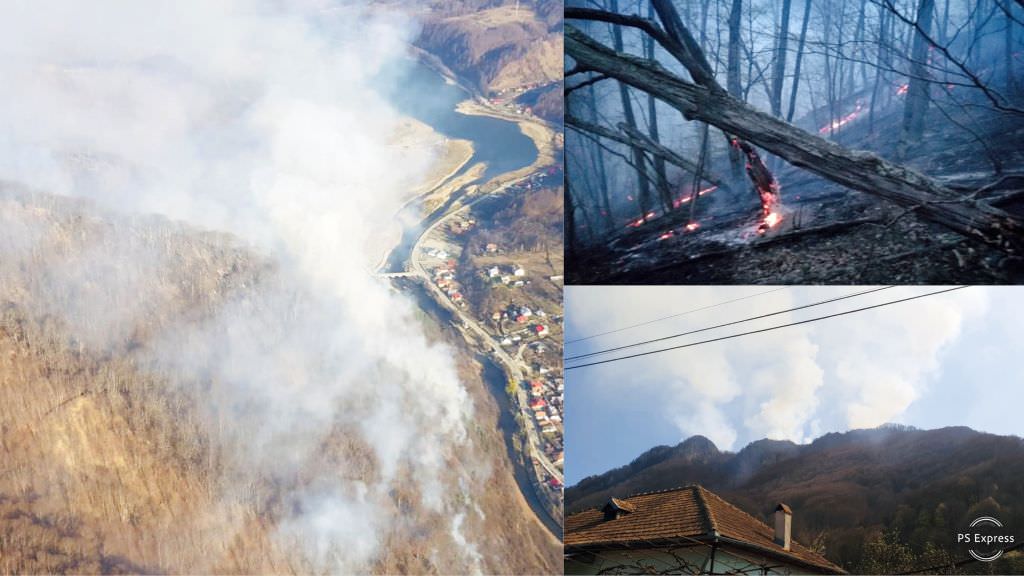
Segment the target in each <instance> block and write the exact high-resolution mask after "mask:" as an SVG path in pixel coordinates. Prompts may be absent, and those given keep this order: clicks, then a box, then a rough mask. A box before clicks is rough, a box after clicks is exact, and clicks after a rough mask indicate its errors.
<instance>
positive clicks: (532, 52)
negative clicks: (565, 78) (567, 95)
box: [416, 0, 562, 94]
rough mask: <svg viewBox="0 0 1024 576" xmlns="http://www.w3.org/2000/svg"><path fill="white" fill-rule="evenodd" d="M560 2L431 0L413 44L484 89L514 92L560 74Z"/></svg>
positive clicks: (487, 90) (484, 90)
mask: <svg viewBox="0 0 1024 576" xmlns="http://www.w3.org/2000/svg"><path fill="white" fill-rule="evenodd" d="M561 21H562V20H561V3H559V2H553V1H551V0H537V1H533V2H530V1H525V0H524V1H521V2H516V1H514V0H513V1H504V2H502V1H498V2H494V1H492V2H471V3H462V4H459V3H449V2H434V3H433V4H431V11H430V12H429V13H428V14H427V15H424V16H423V29H422V31H421V33H420V36H419V38H418V39H417V40H416V45H417V46H419V47H420V48H423V49H424V50H426V51H428V52H430V53H431V54H433V55H435V56H437V57H438V58H440V59H441V61H442V62H444V64H445V65H446V66H447V67H448V68H450V69H451V70H452V71H454V72H455V73H456V74H458V75H459V76H460V77H462V78H464V79H467V80H468V81H470V82H471V83H472V84H473V85H474V86H475V87H476V88H477V89H478V90H480V92H482V93H484V94H497V93H502V92H510V91H511V92H518V91H520V90H525V89H528V88H532V87H535V86H538V85H544V84H550V83H553V82H558V81H560V80H561V77H562V38H561V31H562V30H561V28H562V27H561Z"/></svg>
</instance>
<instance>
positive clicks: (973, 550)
mask: <svg viewBox="0 0 1024 576" xmlns="http://www.w3.org/2000/svg"><path fill="white" fill-rule="evenodd" d="M956 541H957V543H958V544H966V545H968V546H970V549H969V550H968V553H970V555H971V556H972V557H973V558H974V559H975V560H980V561H981V562H993V561H995V560H997V559H999V557H1000V556H1002V555H1003V549H1004V548H1006V547H1007V546H1009V545H1012V544H1013V543H1014V539H1013V534H1009V533H1008V530H1006V528H1005V527H1004V526H1003V524H1002V522H1000V521H999V520H996V519H995V518H993V517H991V516H982V517H980V518H975V519H974V521H973V522H971V525H970V529H969V530H968V531H967V532H959V533H957V535H956Z"/></svg>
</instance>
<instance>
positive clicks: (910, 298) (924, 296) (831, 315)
mask: <svg viewBox="0 0 1024 576" xmlns="http://www.w3.org/2000/svg"><path fill="white" fill-rule="evenodd" d="M964 288H969V286H956V287H954V288H946V289H945V290H937V291H935V292H928V293H926V294H918V295H917V296H910V297H907V298H900V299H899V300H890V301H889V302H882V303H881V304H874V305H871V306H864V307H863V308H855V309H853V310H846V311H844V312H836V313H835V314H828V315H826V316H818V317H816V318H808V319H807V320H800V321H798V322H790V323H789V324H781V325H779V326H770V327H768V328H761V329H760V330H751V331H749V332H740V333H739V334H730V335H728V336H720V337H718V338H711V339H708V340H701V341H699V342H691V343H689V344H680V345H679V346H670V347H668V348H660V349H658V350H649V351H647V352H638V353H636V354H630V355H629V356H620V357H618V358H609V359H607V360H598V361H597V362H589V363H587V364H577V365H576V366H566V367H565V370H566V371H569V370H575V369H577V368H586V367H587V366H597V365H598V364H607V363H609V362H618V361H619V360H628V359H630V358H637V357H640V356H648V355H650V354H658V353H661V352H668V351H670V350H679V349H681V348H690V347H693V346H699V345H701V344H709V343H711V342H721V341H722V340H730V339H732V338H739V337H740V336H748V335H750V334H760V333H762V332H770V331H772V330H779V329H781V328H789V327H791V326H799V325H801V324H809V323H811V322H817V321H819V320H827V319H829V318H836V317H839V316H846V315H848V314H853V313H855V312H863V311H865V310H872V309H874V308H881V307H883V306H889V305H892V304H899V303H901V302H909V301H911V300H917V299H919V298H926V297H928V296H935V295H936V294H944V293H946V292H952V291H954V290H962V289H964Z"/></svg>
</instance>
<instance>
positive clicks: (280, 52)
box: [0, 0, 478, 572]
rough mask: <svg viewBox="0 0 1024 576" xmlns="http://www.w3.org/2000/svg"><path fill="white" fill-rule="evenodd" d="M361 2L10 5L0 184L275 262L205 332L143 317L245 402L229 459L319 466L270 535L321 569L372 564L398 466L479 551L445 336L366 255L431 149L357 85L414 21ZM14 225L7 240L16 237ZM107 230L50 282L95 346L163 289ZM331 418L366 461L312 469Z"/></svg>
mask: <svg viewBox="0 0 1024 576" xmlns="http://www.w3.org/2000/svg"><path fill="white" fill-rule="evenodd" d="M364 4H365V3H363V2H350V1H339V2H328V1H322V2H320V1H314V0H307V1H303V2H278V1H274V0H226V1H222V2H204V1H201V0H173V1H171V0H167V1H156V2H136V1H133V0H105V1H99V2H77V1H73V0H41V1H31V2H28V1H24V2H18V1H16V2H12V3H8V4H7V5H5V7H4V12H5V14H4V18H2V19H0V76H2V77H3V78H4V79H5V88H4V89H3V90H2V91H0V125H2V126H3V129H2V130H0V179H3V180H7V181H13V182H17V183H20V184H23V185H25V186H28V187H31V188H33V189H36V190H40V191H43V192H46V193H55V194H61V195H68V196H76V197H83V198H88V199H91V200H94V201H96V203H97V204H98V205H100V206H101V207H103V208H105V209H112V210H116V211H120V212H122V213H136V214H140V213H146V214H148V213H158V214H162V215H165V216H167V217H170V218H172V219H175V220H181V221H184V222H186V223H188V224H189V225H191V226H198V227H202V228H206V229H212V230H218V231H226V232H230V233H233V234H234V235H236V236H237V237H240V238H241V239H242V240H243V242H245V243H246V244H248V245H249V246H255V247H257V248H258V250H259V251H260V252H261V253H262V254H265V255H266V256H267V257H268V258H267V259H268V261H270V262H272V263H273V264H272V267H273V270H274V273H273V277H274V278H275V279H273V280H268V281H267V282H266V285H264V286H261V288H260V291H259V293H258V294H257V295H244V296H242V297H238V298H229V304H228V305H227V306H226V307H225V308H224V309H222V310H219V311H218V312H217V313H216V315H215V316H214V317H213V318H210V319H208V320H206V321H204V322H203V323H202V325H201V326H200V327H199V328H196V327H195V326H190V325H189V326H178V327H176V328H173V329H168V330H167V331H166V333H163V334H157V335H152V337H151V340H152V342H154V343H155V348H154V350H153V351H151V353H150V361H152V362H153V363H154V364H155V365H156V366H157V367H158V368H160V369H162V370H169V371H171V373H176V374H179V375H181V376H182V379H183V380H187V381H197V380H202V381H214V382H216V383H217V384H216V386H214V387H213V388H212V391H211V392H210V394H211V398H210V402H211V412H212V413H218V414H224V413H228V414H235V415H242V416H241V417H243V418H244V419H246V420H245V422H243V423H241V424H240V423H239V422H233V423H232V425H229V426H228V428H229V430H228V431H227V432H225V433H224V434H225V435H226V437H227V439H225V440H224V442H225V444H227V445H230V446H232V447H235V448H237V449H238V450H239V453H238V456H239V461H240V462H242V463H243V464H241V465H240V466H241V467H240V468H239V469H237V470H235V473H237V474H240V475H242V476H243V477H244V476H245V475H249V476H261V477H267V476H270V477H272V478H273V477H281V478H287V477H290V476H292V475H294V474H296V471H297V470H300V469H307V470H309V469H313V470H315V471H316V474H317V476H316V477H314V478H312V479H309V478H306V479H304V480H303V481H301V482H296V483H295V487H294V491H293V492H292V493H290V494H287V495H286V496H285V497H286V500H287V501H288V502H290V503H291V504H292V505H291V506H290V509H291V510H292V513H291V515H290V516H288V517H286V518H284V519H282V528H281V530H280V537H281V541H282V542H286V541H297V542H301V543H302V544H304V545H306V547H307V552H308V558H309V560H310V561H312V562H314V563H315V564H316V565H317V566H319V567H322V568H324V569H329V570H333V571H339V570H340V571H345V572H349V571H363V570H366V569H368V567H369V566H370V565H371V563H372V562H373V561H374V558H375V557H376V556H377V555H378V554H379V553H380V551H381V546H382V543H383V542H384V538H385V536H386V535H387V534H388V532H389V531H390V530H393V529H396V527H395V525H394V524H395V523H394V521H393V519H392V518H390V517H389V516H388V513H387V512H386V511H387V510H388V506H386V505H385V504H386V503H387V502H389V501H390V499H391V496H389V491H390V490H391V489H392V488H393V486H394V484H395V483H396V482H399V481H400V477H401V478H404V479H405V481H408V480H409V479H413V481H414V484H415V488H414V489H412V492H413V493H414V494H415V495H416V497H417V498H418V499H419V501H420V505H422V506H423V507H424V508H426V509H428V510H434V511H444V512H445V513H446V514H448V515H449V516H450V517H451V518H454V521H452V523H451V525H450V529H449V531H448V532H450V535H451V538H450V542H451V544H452V545H453V546H455V547H460V546H461V547H462V548H463V556H464V557H465V558H466V559H467V560H466V561H467V566H468V567H472V566H473V565H474V564H476V562H477V561H478V555H477V553H476V551H475V549H474V548H473V544H472V542H471V539H472V536H471V535H470V534H467V533H466V531H465V529H464V528H465V527H464V526H463V515H462V514H461V511H460V510H461V508H459V510H455V509H454V508H456V507H458V506H465V504H464V503H463V504H459V505H456V504H454V503H453V502H451V501H449V499H446V498H445V496H444V495H445V486H446V482H450V481H451V475H453V474H454V473H453V472H452V471H450V470H448V466H447V465H446V463H447V461H448V459H449V458H451V457H452V454H453V451H454V450H456V449H457V448H458V447H459V446H461V445H463V444H464V443H465V441H466V439H465V438H466V434H465V430H464V424H465V421H466V419H467V418H468V416H469V412H468V410H469V408H468V406H469V405H470V403H469V400H468V398H467V394H466V391H465V389H464V388H463V387H462V385H461V384H460V383H459V379H458V376H457V374H456V372H455V369H454V362H453V361H452V352H451V350H448V349H446V348H444V347H442V346H436V345H430V344H429V343H428V342H427V339H426V338H425V337H424V335H423V334H422V333H421V331H420V330H419V329H418V328H417V321H416V319H415V317H414V311H415V308H414V306H413V305H412V304H411V303H410V302H409V301H407V300H405V299H404V298H402V297H400V296H396V295H395V294H393V293H392V292H391V291H390V290H389V288H388V287H387V286H386V285H384V284H382V283H381V282H380V281H378V280H376V279H374V278H372V277H371V276H370V275H368V274H367V272H366V271H367V269H368V267H369V266H371V265H372V263H373V262H374V261H375V260H376V259H377V258H379V255H380V252H379V248H380V247H379V246H374V245H372V243H373V242H374V240H375V239H376V238H378V237H379V235H380V230H381V229H382V228H385V227H387V226H389V225H391V222H392V217H393V215H394V213H395V211H396V209H397V208H398V207H399V206H400V204H401V202H402V201H403V200H404V196H405V195H406V194H407V192H408V190H409V189H410V188H411V187H412V185H414V184H415V183H417V181H418V179H419V178H421V177H422V176H423V172H424V170H425V168H426V167H427V166H428V165H429V163H430V161H431V158H430V157H428V156H427V155H426V154H425V153H423V152H416V151H415V150H416V149H415V148H411V149H406V148H402V147H399V146H395V145H393V144H392V143H390V142H389V139H390V138H391V136H392V135H393V133H394V130H395V126H396V122H397V121H398V120H399V113H398V112H396V111H395V110H393V109H391V108H390V107H389V106H388V105H387V103H385V102H383V101H382V100H381V97H380V96H379V94H378V93H377V92H376V91H375V90H374V87H373V85H374V82H377V81H378V80H377V78H378V74H379V73H380V72H381V71H382V70H383V69H384V68H386V67H388V66H395V65H399V62H400V61H401V60H403V57H404V51H405V46H406V45H407V42H408V41H409V40H410V39H411V35H412V34H413V33H414V32H415V28H414V25H413V23H411V22H409V21H408V20H406V19H405V18H403V17H401V16H399V15H396V14H394V13H388V12H384V11H380V10H374V9H371V8H370V7H369V6H366V5H364ZM8 224H11V223H8ZM12 225H13V224H12ZM28 232H29V231H28V225H26V231H25V233H24V234H21V233H18V234H14V233H11V234H9V235H10V236H11V237H12V238H14V237H15V236H16V237H17V241H18V242H20V243H22V244H26V245H27V246H28V247H27V248H26V250H29V249H30V248H31V246H30V245H31V243H32V240H31V235H30V234H29V233H28ZM105 242H106V244H104V245H103V246H101V248H100V249H99V251H98V252H97V253H96V254H87V255H85V256H82V257H80V258H78V259H77V260H76V261H74V262H73V264H68V263H66V262H65V263H63V264H61V265H60V267H58V268H55V269H53V270H49V271H47V276H46V277H47V278H48V280H47V282H49V283H50V284H49V285H48V286H49V288H48V290H50V291H51V292H52V293H54V294H57V296H55V297H54V298H52V303H51V304H52V308H54V311H56V312H58V313H60V314H61V315H62V316H64V317H66V318H67V319H68V320H69V323H70V324H71V325H72V327H74V328H77V329H78V331H79V332H81V334H82V335H83V336H82V337H83V338H85V339H86V340H87V343H88V344H89V345H90V346H96V347H102V346H104V345H106V344H109V343H110V342H115V341H119V340H121V339H123V338H124V337H125V335H124V334H123V333H122V332H123V330H122V328H123V327H124V326H125V325H126V324H127V323H128V319H130V318H132V317H137V316H138V315H139V314H144V313H147V312H148V310H147V309H146V307H145V302H146V301H147V299H148V297H149V296H151V295H152V294H151V291H153V290H160V286H159V283H156V282H153V280H152V279H153V277H154V276H157V273H156V272H150V271H151V270H156V269H159V268H160V267H161V266H163V265H164V264H165V263H163V262H160V261H157V260H154V259H153V258H150V257H149V256H147V254H146V252H145V250H143V249H135V248H133V247H132V246H130V245H129V244H128V243H121V242H118V241H117V240H110V239H109V237H108V239H107V240H106V241H105ZM9 244H11V245H14V244H15V241H14V239H11V240H10V242H9ZM230 272H231V271H225V274H229V273H230ZM268 276H269V275H268ZM297 295H298V296H297ZM43 297H44V298H45V297H46V296H45V295H44V296H43ZM76 319H77V320H78V322H77V323H76V322H75V320H76ZM231 428H237V429H238V431H237V432H236V433H235V434H234V436H232V432H231V430H230V429H231ZM339 430H340V431H344V432H345V433H346V434H355V435H358V436H359V437H361V438H362V439H363V440H364V441H365V442H366V443H367V444H368V445H370V446H372V447H373V458H372V460H373V462H372V466H369V467H368V469H367V470H368V471H367V470H353V469H351V468H352V467H353V466H354V465H353V464H352V462H350V461H348V462H347V461H345V459H344V458H341V459H340V462H337V463H336V465H337V467H336V468H333V469H332V468H331V467H329V466H315V465H312V464H311V462H314V463H315V462H317V461H318V460H317V452H318V450H320V449H321V447H322V446H321V443H322V442H323V440H324V438H325V436H326V435H328V434H330V433H333V432H337V431H339ZM346 467H349V469H346ZM338 468H340V469H338ZM367 474H369V475H371V476H372V477H371V478H364V477H363V476H365V475H367ZM231 492H232V490H231V489H229V488H226V489H225V497H226V498H241V497H240V496H238V495H237V494H232V493H231ZM449 508H452V509H449ZM447 568H450V569H452V568H455V567H454V566H451V565H448V566H447ZM460 569H462V568H460Z"/></svg>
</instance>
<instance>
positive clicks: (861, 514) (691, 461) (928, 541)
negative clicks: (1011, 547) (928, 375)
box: [565, 426, 1024, 573]
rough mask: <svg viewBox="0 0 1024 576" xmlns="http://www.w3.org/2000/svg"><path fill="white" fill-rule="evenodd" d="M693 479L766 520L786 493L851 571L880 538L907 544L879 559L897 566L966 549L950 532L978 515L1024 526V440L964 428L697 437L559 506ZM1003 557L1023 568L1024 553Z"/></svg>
mask: <svg viewBox="0 0 1024 576" xmlns="http://www.w3.org/2000/svg"><path fill="white" fill-rule="evenodd" d="M690 483H699V484H702V485H704V486H705V487H707V488H708V489H710V490H712V491H714V492H716V493H718V494H720V495H721V496H722V497H723V498H725V499H726V500H728V501H730V502H732V503H733V504H736V505H737V506H739V507H740V508H742V509H744V510H745V511H747V512H749V513H750V514H753V515H754V516H755V517H758V518H761V519H763V520H765V521H768V520H770V518H771V513H772V510H773V509H774V507H775V506H776V505H777V504H778V503H779V502H785V503H786V504H788V505H789V506H791V507H792V509H793V530H794V537H795V538H796V539H797V540H799V541H800V542H803V543H806V544H808V545H816V546H818V547H819V548H820V549H822V550H824V552H825V553H826V555H827V556H828V558H829V559H830V560H832V561H834V562H837V563H839V564H840V565H842V566H843V567H844V568H846V569H848V570H851V571H860V570H867V569H869V568H868V566H869V565H870V564H869V563H870V562H874V561H877V560H878V559H877V558H876V556H877V555H878V550H879V549H884V550H885V551H886V553H887V554H889V553H893V552H894V551H898V552H899V553H900V554H904V553H906V554H905V557H903V559H902V560H900V562H903V563H893V564H888V565H885V566H884V568H885V569H887V570H890V571H895V572H898V571H902V570H911V569H913V568H915V567H922V563H925V564H927V562H930V561H931V562H933V563H935V564H938V563H943V562H947V561H948V560H949V559H950V558H953V559H959V558H961V557H964V556H966V554H967V552H966V549H962V548H958V547H957V546H956V545H955V539H956V532H957V531H958V530H962V529H965V528H966V527H967V526H968V524H969V523H970V522H971V521H972V520H973V519H974V518H977V517H979V516H982V515H992V516H995V517H996V518H999V519H1000V520H1001V521H1002V522H1003V524H1004V525H1006V526H1017V527H1019V526H1024V440H1022V439H1021V438H1019V437H1016V436H996V435H992V434H986V433H982V432H976V431H974V430H971V429H969V428H964V427H950V428H941V429H937V430H917V429H914V428H909V427H902V426H883V427H880V428H877V429H871V430H853V431H850V432H844V433H830V434H826V435H824V436H822V437H820V438H818V439H816V440H814V441H813V442H811V443H810V444H806V445H797V444H794V443H792V442H788V441H775V440H759V441H757V442H752V443H751V444H749V445H747V446H746V447H744V448H743V449H742V450H740V451H739V452H736V453H732V452H722V451H720V450H718V449H717V448H716V447H715V445H714V444H713V443H711V441H710V440H708V439H707V438H704V437H703V436H694V437H692V438H689V439H687V440H686V441H684V442H682V443H680V444H678V445H676V446H671V447H670V446H657V447H655V448H652V449H651V450H648V451H647V452H645V453H643V454H641V455H640V456H639V457H637V458H636V459H635V460H633V461H632V462H631V463H629V464H628V465H626V466H623V467H620V468H616V469H614V470H610V471H608V472H605V473H604V474H600V475H597V476H590V477H588V478H585V479H583V480H581V481H580V482H579V483H577V484H576V485H575V486H572V487H570V488H567V489H566V491H565V501H566V510H567V513H572V512H575V511H579V510H581V509H585V508H589V507H592V506H598V505H601V504H603V503H604V502H605V501H607V499H608V498H610V497H612V496H615V497H624V496H628V495H631V494H636V493H639V492H646V491H651V490H660V489H665V488H671V487H675V486H681V485H685V484H690ZM896 556H899V554H897V555H896ZM1007 556H1008V557H1009V560H1008V561H1012V562H1017V563H1018V564H1014V565H1013V566H1017V567H1018V568H1020V567H1024V566H1020V565H1019V563H1020V562H1021V559H1020V557H1019V553H1018V554H1017V555H1016V556H1014V555H1013V554H1008V555H1007ZM1010 568H1011V567H1010V566H1009V565H1004V566H1003V569H1010ZM874 569H878V567H877V566H875V568H874ZM961 569H962V570H966V571H972V570H978V568H977V566H974V567H972V566H964V567H962V568H961ZM997 572H998V570H997ZM1003 573H1005V572H1003Z"/></svg>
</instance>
